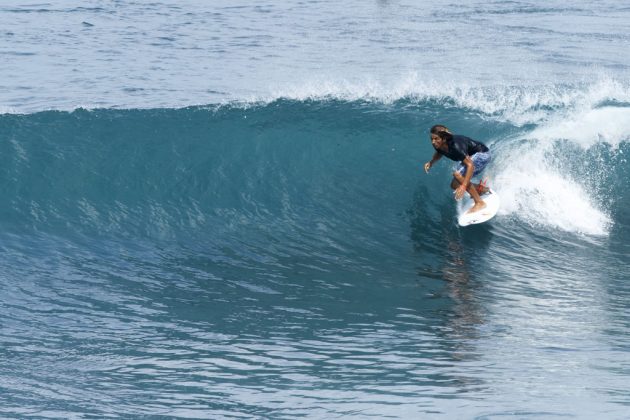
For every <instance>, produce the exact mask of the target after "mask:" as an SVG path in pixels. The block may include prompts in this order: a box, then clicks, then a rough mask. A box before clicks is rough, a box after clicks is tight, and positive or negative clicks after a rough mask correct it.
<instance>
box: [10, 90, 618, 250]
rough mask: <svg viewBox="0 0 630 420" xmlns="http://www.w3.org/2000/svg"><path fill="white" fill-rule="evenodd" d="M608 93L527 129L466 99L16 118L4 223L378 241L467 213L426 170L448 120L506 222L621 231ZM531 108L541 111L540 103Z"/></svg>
mask: <svg viewBox="0 0 630 420" xmlns="http://www.w3.org/2000/svg"><path fill="white" fill-rule="evenodd" d="M496 92H497V91H496V90H495V93H494V94H497V93H496ZM585 96H588V95H585V93H584V92H582V94H581V95H577V94H573V95H570V94H566V95H565V98H569V97H573V98H577V97H582V98H583V97H585ZM608 96H609V95H604V94H601V95H599V96H597V95H591V99H593V98H595V97H597V100H596V101H595V102H593V103H591V108H590V109H585V108H584V107H583V106H577V104H578V102H579V101H577V100H574V101H573V102H570V101H569V103H570V106H569V105H563V106H562V107H560V106H559V105H556V106H557V107H558V109H556V108H554V107H552V106H549V107H548V109H547V110H546V111H545V116H544V118H543V117H541V118H538V120H537V121H538V122H537V123H536V124H534V123H532V122H531V121H530V122H528V123H527V124H526V125H521V124H520V123H518V124H517V123H515V122H513V121H506V120H505V119H504V118H498V117H497V115H498V111H497V112H495V111H492V110H493V109H494V108H492V107H491V106H490V102H488V103H486V105H484V106H481V105H482V104H483V102H479V101H478V102H476V107H472V106H462V103H464V102H465V101H464V100H463V99H460V100H459V102H455V100H454V98H453V97H448V98H449V99H445V100H441V99H438V98H437V97H434V98H425V99H420V98H417V97H416V98H409V97H406V98H405V99H397V100H395V101H393V102H387V103H384V102H382V101H380V102H373V101H369V100H366V99H365V98H362V99H361V100H357V99H355V100H351V101H350V100H339V99H334V98H331V97H327V98H325V99H314V98H301V99H299V100H297V99H292V100H287V99H284V100H275V101H272V102H269V103H263V104H258V105H253V104H249V105H248V106H241V105H236V106H229V105H223V106H204V107H191V108H183V109H145V110H142V109H132V110H113V109H101V110H93V111H87V110H76V111H73V112H60V111H49V112H42V113H36V114H29V115H13V114H5V115H3V116H1V117H0V138H1V139H2V143H1V144H2V150H1V151H0V152H1V157H0V159H1V167H2V172H1V174H0V179H1V180H2V182H1V184H0V188H1V189H0V191H1V192H2V194H3V197H4V203H5V205H4V207H3V208H2V210H0V224H1V225H2V226H3V229H5V230H8V231H12V230H13V231H16V230H17V231H19V230H29V231H32V230H36V231H40V230H44V231H55V232H60V234H64V235H65V234H68V233H69V232H70V233H71V232H76V233H81V234H87V235H92V236H93V235H99V234H107V235H116V236H122V237H136V236H142V237H154V238H166V239H169V238H170V239H172V238H177V239H182V238H184V239H185V238H197V239H198V238H200V237H206V238H209V237H211V238H227V237H230V238H234V237H237V236H239V235H240V236H242V237H245V238H250V239H249V241H250V242H251V241H253V242H256V241H260V244H261V246H262V244H264V243H265V241H266V240H269V238H270V237H274V238H277V239H278V240H280V241H281V240H287V239H291V240H297V239H296V238H300V240H305V239H304V238H315V237H316V238H318V240H319V241H323V242H326V243H328V246H330V247H332V248H334V247H344V244H345V245H347V241H348V238H362V240H363V241H364V243H366V244H367V243H370V241H372V242H373V241H374V238H375V237H378V234H379V232H380V234H383V235H387V234H391V233H392V232H394V231H395V232H398V233H397V234H401V235H405V229H408V227H409V224H410V223H412V224H413V223H417V221H412V222H410V221H409V220H403V219H405V218H409V217H410V216H409V214H410V213H409V209H410V208H413V207H414V206H415V207H417V206H418V203H417V202H414V200H421V202H422V205H423V206H426V207H427V208H428V210H427V211H428V213H427V214H430V213H435V212H437V213H441V212H442V211H443V209H449V208H450V209H453V208H454V206H453V205H452V198H451V195H450V193H449V189H448V179H449V176H450V175H449V174H450V166H449V165H448V164H444V163H443V162H441V165H440V166H439V167H436V169H435V171H432V173H431V175H429V176H426V175H424V173H423V172H422V171H421V169H420V168H421V164H422V163H423V162H425V161H426V160H428V159H429V158H430V156H431V154H432V149H431V146H430V144H429V142H428V140H427V137H426V134H424V133H426V130H427V128H428V127H430V126H431V125H432V124H434V123H435V122H437V121H439V122H441V123H444V124H446V125H448V126H449V127H451V129H452V130H454V131H455V132H461V133H464V134H467V135H469V136H471V137H473V138H477V139H479V140H482V141H484V142H487V143H488V144H490V145H491V147H492V148H493V149H494V150H495V153H494V155H495V161H494V162H493V164H492V165H491V167H490V169H489V171H488V174H489V175H490V177H491V182H492V183H493V185H494V187H495V189H496V190H497V191H498V192H499V194H500V195H501V197H502V203H503V207H502V210H501V212H500V213H499V216H497V220H496V223H512V222H513V221H516V222H517V223H523V222H524V223H525V224H528V225H535V226H543V227H546V228H550V229H557V230H560V231H569V232H576V233H583V234H589V235H607V234H608V233H609V232H610V229H611V228H612V227H614V226H615V223H616V219H615V218H616V217H617V216H616V215H617V213H618V212H617V211H616V208H617V207H616V206H619V203H621V202H623V200H624V199H626V198H624V197H625V195H627V193H626V192H625V190H623V189H620V188H619V187H617V186H616V184H615V180H618V179H622V178H623V177H627V175H628V174H627V164H626V161H625V158H624V156H625V154H624V153H626V151H627V149H628V137H627V133H628V132H630V131H628V128H630V127H628V123H627V121H628V120H629V119H628V118H626V117H627V116H628V112H630V108H629V107H626V106H625V104H621V103H617V104H613V103H612V102H611V101H610V100H609V99H610V98H609V97H608ZM491 97H492V96H491V95H490V94H488V95H487V98H491ZM522 98H525V95H523V96H522ZM604 98H608V99H606V100H607V102H606V103H605V104H604ZM620 99H621V96H619V95H618V96H617V97H616V99H615V101H617V102H619V100H620ZM510 100H512V99H510ZM563 100H564V99H563ZM496 101H497V104H498V101H499V99H498V98H497V99H496ZM503 101H504V102H507V101H508V99H503ZM560 102H561V101H560V100H559V99H558V100H557V101H556V102H555V103H560ZM471 103H472V102H471ZM525 103H526V101H525V99H521V105H519V106H520V107H523V106H524V104H525ZM532 103H535V104H536V105H535V106H533V105H530V106H528V107H529V109H533V108H538V109H539V111H540V112H542V108H543V106H542V103H543V101H542V100H538V101H537V102H536V101H532ZM551 103H552V101H548V102H547V104H548V105H549V104H551ZM581 104H582V105H584V103H581ZM496 106H497V109H499V108H500V107H499V106H498V105H496ZM517 108H518V107H517V106H514V107H513V108H512V111H514V110H515V109H517ZM504 112H505V111H504ZM495 114H497V115H495ZM567 116H569V117H567ZM559 121H561V122H559ZM584 161H586V162H589V165H587V170H586V171H585V169H584V166H583V165H581V164H578V163H579V162H584ZM593 192H597V194H593ZM624 194H625V195H624ZM619 196H621V197H622V198H621V199H620V198H619ZM620 200H621V201H620ZM427 223H428V222H427ZM251 235H254V236H255V237H256V238H257V239H256V240H255V241H254V240H253V239H251ZM318 235H319V236H318ZM265 238H266V239H265ZM298 242H299V240H298Z"/></svg>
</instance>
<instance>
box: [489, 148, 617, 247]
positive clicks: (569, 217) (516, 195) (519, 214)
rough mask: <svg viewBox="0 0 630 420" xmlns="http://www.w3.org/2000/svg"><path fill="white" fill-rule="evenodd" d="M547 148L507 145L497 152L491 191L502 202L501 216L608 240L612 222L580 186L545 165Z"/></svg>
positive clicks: (551, 163)
mask: <svg viewBox="0 0 630 420" xmlns="http://www.w3.org/2000/svg"><path fill="white" fill-rule="evenodd" d="M552 144H553V143H551V142H541V141H536V140H529V141H519V142H510V144H509V145H507V147H506V145H504V147H501V148H499V150H498V151H497V154H498V155H499V156H500V157H499V158H498V159H497V162H496V164H495V165H494V170H493V172H494V176H495V180H494V182H493V186H494V188H495V189H496V190H497V191H498V192H499V194H500V196H501V203H502V206H501V209H500V211H499V214H500V215H503V216H505V215H509V216H512V217H516V218H518V219H520V220H522V221H525V222H527V223H529V224H530V225H533V226H546V227H551V228H554V229H560V230H563V231H568V232H575V233H580V234H587V235H607V234H608V232H609V230H610V227H611V225H612V219H611V217H610V216H609V215H608V214H606V212H605V211H603V210H602V207H603V206H602V203H600V202H598V199H597V197H595V196H593V195H591V194H589V192H588V191H587V190H585V188H584V187H583V186H582V185H581V184H580V182H579V181H580V180H575V179H572V177H571V176H570V175H569V174H567V173H564V172H562V171H561V170H559V169H558V168H557V167H556V166H555V165H554V164H553V162H552V160H551V159H550V153H551V146H552Z"/></svg>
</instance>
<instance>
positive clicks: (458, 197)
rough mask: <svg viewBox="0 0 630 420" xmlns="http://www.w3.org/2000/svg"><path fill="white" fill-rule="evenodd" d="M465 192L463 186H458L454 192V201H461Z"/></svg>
mask: <svg viewBox="0 0 630 420" xmlns="http://www.w3.org/2000/svg"><path fill="white" fill-rule="evenodd" d="M465 192H466V186H465V185H460V186H459V187H457V189H456V190H455V200H461V199H462V197H463V196H464V193H465Z"/></svg>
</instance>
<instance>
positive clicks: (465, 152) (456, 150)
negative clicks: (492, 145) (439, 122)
mask: <svg viewBox="0 0 630 420" xmlns="http://www.w3.org/2000/svg"><path fill="white" fill-rule="evenodd" d="M446 144H447V145H448V152H445V151H443V150H437V152H438V153H439V154H441V155H443V156H446V157H447V158H449V159H451V160H454V161H456V162H461V161H463V160H464V159H465V158H466V156H472V155H474V154H475V153H485V152H487V151H488V150H489V149H488V147H487V146H486V145H485V144H483V143H481V142H479V141H475V140H473V139H471V138H470V137H466V136H459V135H457V134H453V138H452V139H451V140H448V141H447V142H446Z"/></svg>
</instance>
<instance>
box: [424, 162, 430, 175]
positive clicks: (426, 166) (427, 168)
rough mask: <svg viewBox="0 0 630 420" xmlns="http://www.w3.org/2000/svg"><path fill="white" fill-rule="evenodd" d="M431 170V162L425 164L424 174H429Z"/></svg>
mask: <svg viewBox="0 0 630 420" xmlns="http://www.w3.org/2000/svg"><path fill="white" fill-rule="evenodd" d="M429 169H431V162H427V163H425V164H424V172H426V173H429Z"/></svg>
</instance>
